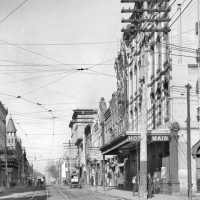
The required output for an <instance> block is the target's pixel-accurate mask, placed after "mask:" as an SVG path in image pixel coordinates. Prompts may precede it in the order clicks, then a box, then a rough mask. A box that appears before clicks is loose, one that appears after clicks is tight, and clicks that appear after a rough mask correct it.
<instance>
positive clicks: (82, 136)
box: [69, 109, 97, 183]
mask: <svg viewBox="0 0 200 200" xmlns="http://www.w3.org/2000/svg"><path fill="white" fill-rule="evenodd" d="M94 115H97V110H94V109H77V110H74V113H73V116H72V121H71V122H70V124H69V127H70V128H71V141H73V143H72V145H75V146H76V149H75V150H73V151H74V153H73V156H74V158H76V164H75V165H74V166H75V167H76V168H77V169H78V171H79V177H82V178H84V180H85V183H86V182H87V183H88V182H89V176H90V175H89V174H90V172H89V167H88V162H90V161H91V159H92V154H93V152H94V149H95V148H93V143H92V141H93V140H92V139H93V134H92V132H93V127H94V125H93V123H94V119H95V117H94ZM95 144H96V143H95ZM72 147H73V148H74V146H72Z"/></svg>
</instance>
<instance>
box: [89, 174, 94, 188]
mask: <svg viewBox="0 0 200 200" xmlns="http://www.w3.org/2000/svg"><path fill="white" fill-rule="evenodd" d="M90 182H91V186H92V187H93V185H94V177H93V176H91V178H90Z"/></svg>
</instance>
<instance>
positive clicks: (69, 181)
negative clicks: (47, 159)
mask: <svg viewBox="0 0 200 200" xmlns="http://www.w3.org/2000/svg"><path fill="white" fill-rule="evenodd" d="M67 162H68V163H67V165H68V179H69V180H68V184H69V188H70V187H71V184H70V183H71V177H70V172H69V157H67Z"/></svg>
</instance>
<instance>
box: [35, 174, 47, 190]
mask: <svg viewBox="0 0 200 200" xmlns="http://www.w3.org/2000/svg"><path fill="white" fill-rule="evenodd" d="M37 187H42V188H45V187H46V180H45V177H44V176H38V177H37Z"/></svg>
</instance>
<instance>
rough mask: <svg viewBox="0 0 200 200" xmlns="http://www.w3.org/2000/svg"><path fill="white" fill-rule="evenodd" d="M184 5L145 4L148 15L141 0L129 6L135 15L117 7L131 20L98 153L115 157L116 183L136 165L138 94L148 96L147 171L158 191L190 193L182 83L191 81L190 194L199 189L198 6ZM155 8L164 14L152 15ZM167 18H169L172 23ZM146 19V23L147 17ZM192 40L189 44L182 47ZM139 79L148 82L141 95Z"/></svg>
mask: <svg viewBox="0 0 200 200" xmlns="http://www.w3.org/2000/svg"><path fill="white" fill-rule="evenodd" d="M122 2H123V1H122ZM188 3H189V1H187V0H186V1H184V3H183V4H182V5H181V4H178V5H177V7H176V6H174V5H173V6H170V5H171V4H170V3H168V2H167V1H163V2H155V1H152V2H151V1H149V3H148V4H144V6H145V5H146V9H148V11H149V12H143V11H142V9H143V8H145V7H144V6H143V3H141V2H137V3H135V4H134V5H133V7H134V9H137V10H135V11H134V12H133V10H131V9H123V11H122V12H129V13H130V12H133V13H132V15H131V17H130V18H129V19H128V20H123V22H130V24H129V25H128V26H127V27H126V28H125V29H122V32H124V33H123V38H122V40H121V48H120V52H119V53H118V56H117V58H116V60H115V64H114V67H115V70H116V75H117V91H116V92H114V93H113V95H112V99H111V101H110V105H109V108H108V109H107V110H106V112H105V113H104V117H105V118H104V136H103V137H104V143H103V146H102V147H101V152H102V154H103V155H115V158H113V159H111V161H110V167H109V168H110V170H111V172H112V173H113V177H112V181H113V184H115V185H116V186H117V185H118V186H123V187H126V188H131V187H132V183H131V180H132V177H133V176H134V175H135V174H136V173H137V172H139V170H140V141H141V140H142V138H141V137H140V133H141V129H142V128H143V127H141V117H142V116H141V113H142V109H145V107H144V101H143V98H144V95H147V97H148V98H147V100H146V101H147V102H145V105H146V106H147V129H148V130H147V133H146V134H147V171H148V172H150V173H151V175H152V176H153V175H154V174H155V172H156V173H157V175H158V179H159V185H160V191H161V192H162V193H167V194H180V193H182V194H183V193H186V192H187V157H186V155H187V154H186V152H187V109H186V108H187V107H186V106H187V104H186V103H187V102H186V97H187V93H186V88H185V85H186V84H187V83H189V84H190V85H192V90H191V93H192V95H191V102H190V103H191V147H190V148H191V150H192V155H191V156H192V183H193V191H194V192H195V191H199V190H200V185H199V184H200V177H199V171H198V170H199V168H198V166H199V162H200V159H199V155H200V154H199V149H200V134H199V125H198V121H197V119H196V115H197V114H196V113H197V112H196V110H197V108H198V107H199V105H198V102H199V98H198V96H197V94H198V91H199V90H198V87H197V94H196V84H197V83H198V82H197V80H198V78H199V77H198V67H197V64H196V58H195V57H196V52H195V49H197V44H198V43H197V39H198V35H197V34H196V33H195V24H196V21H197V20H194V19H197V18H196V16H197V9H193V10H192V11H191V10H190V12H189V11H188V12H187V14H184V15H183V14H181V15H180V13H181V10H184V9H185V8H186V6H187V4H188ZM159 9H160V10H162V12H157V11H158V10H159ZM189 9H190V7H189V8H186V10H189ZM170 10H171V11H170ZM169 11H170V12H169ZM151 13H153V14H151ZM145 14H146V16H145ZM178 15H180V16H179V17H178ZM170 16H173V19H171V21H170ZM174 16H177V17H178V18H177V20H175V19H176V18H175V17H174ZM145 17H146V19H150V20H149V21H147V20H146V21H145V20H144V18H145ZM182 21H184V25H183V23H181V22H182ZM140 22H143V23H140ZM170 29H171V32H170ZM147 30H148V31H147ZM191 30H192V31H191ZM189 42H191V45H192V47H191V46H190V47H186V46H188V43H189ZM199 60H200V59H197V61H198V62H199ZM146 72H147V75H146ZM144 83H145V84H146V83H147V84H148V88H147V92H146V93H145V94H144V92H143V91H144V86H145V84H144ZM197 86H198V84H197ZM198 115H199V114H198Z"/></svg>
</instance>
